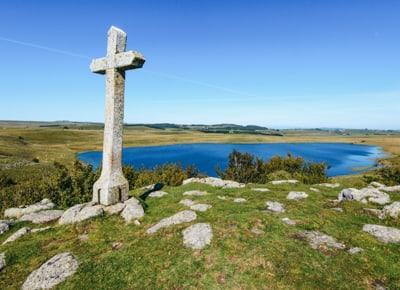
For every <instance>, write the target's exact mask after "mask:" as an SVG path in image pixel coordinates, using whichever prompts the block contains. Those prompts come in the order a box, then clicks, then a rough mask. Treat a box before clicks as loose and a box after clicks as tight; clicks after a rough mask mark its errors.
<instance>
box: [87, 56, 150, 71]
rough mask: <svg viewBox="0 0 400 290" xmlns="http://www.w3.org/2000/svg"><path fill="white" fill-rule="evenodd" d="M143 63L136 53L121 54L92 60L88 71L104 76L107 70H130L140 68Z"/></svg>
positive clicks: (141, 57) (142, 58) (143, 60)
mask: <svg viewBox="0 0 400 290" xmlns="http://www.w3.org/2000/svg"><path fill="white" fill-rule="evenodd" d="M144 62H145V59H144V57H143V55H141V54H140V53H139V52H136V51H127V52H121V53H117V54H114V55H108V56H106V57H102V58H97V59H94V60H92V62H91V64H90V70H91V71H92V72H94V73H99V74H104V73H105V72H106V70H107V69H111V68H114V69H121V70H130V69H135V68H141V67H142V66H143V64H144Z"/></svg>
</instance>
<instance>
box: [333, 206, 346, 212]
mask: <svg viewBox="0 0 400 290" xmlns="http://www.w3.org/2000/svg"><path fill="white" fill-rule="evenodd" d="M331 210H334V211H337V212H343V208H341V207H332V208H331Z"/></svg>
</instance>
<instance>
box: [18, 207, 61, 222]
mask: <svg viewBox="0 0 400 290" xmlns="http://www.w3.org/2000/svg"><path fill="white" fill-rule="evenodd" d="M63 213H64V211H62V210H43V211H39V212H34V213H29V214H25V215H23V216H22V217H20V219H19V220H20V221H29V222H32V223H34V224H43V223H48V222H52V221H55V220H58V219H59V218H60V217H61V216H62V214H63Z"/></svg>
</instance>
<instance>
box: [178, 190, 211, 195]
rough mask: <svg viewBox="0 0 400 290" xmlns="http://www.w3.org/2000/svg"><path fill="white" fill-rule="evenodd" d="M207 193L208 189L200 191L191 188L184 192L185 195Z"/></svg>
mask: <svg viewBox="0 0 400 290" xmlns="http://www.w3.org/2000/svg"><path fill="white" fill-rule="evenodd" d="M207 194H208V193H207V192H206V191H200V190H189V191H185V192H184V193H183V195H192V196H203V195H207Z"/></svg>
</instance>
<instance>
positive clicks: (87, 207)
mask: <svg viewBox="0 0 400 290" xmlns="http://www.w3.org/2000/svg"><path fill="white" fill-rule="evenodd" d="M103 214H104V209H103V206H102V205H95V204H94V203H93V202H89V203H82V204H76V205H74V206H73V207H71V208H69V209H67V210H66V211H65V212H64V213H63V215H62V216H61V218H60V219H59V221H58V223H59V224H60V225H66V224H74V223H78V222H82V221H84V220H87V219H90V218H93V217H96V216H100V215H103Z"/></svg>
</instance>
